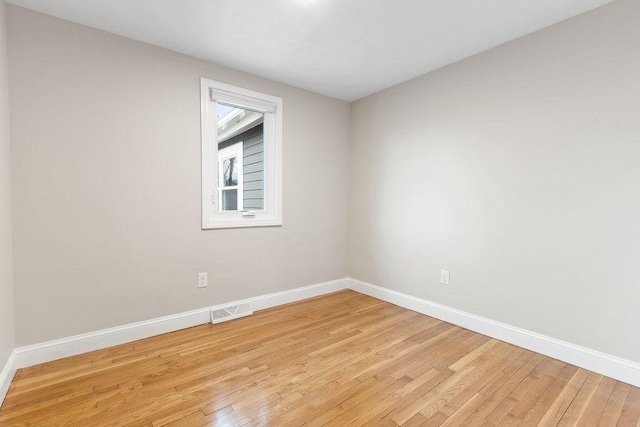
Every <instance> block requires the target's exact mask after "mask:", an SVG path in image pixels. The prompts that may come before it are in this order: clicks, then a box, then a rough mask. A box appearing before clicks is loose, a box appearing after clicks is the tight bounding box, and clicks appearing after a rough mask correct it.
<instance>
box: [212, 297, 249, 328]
mask: <svg viewBox="0 0 640 427" xmlns="http://www.w3.org/2000/svg"><path fill="white" fill-rule="evenodd" d="M252 314H253V307H252V306H251V303H250V302H245V303H242V304H239V305H228V306H224V307H214V308H212V309H211V323H213V324H216V323H220V322H226V321H227V320H233V319H238V318H240V317H245V316H251V315H252Z"/></svg>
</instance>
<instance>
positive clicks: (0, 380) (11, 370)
mask: <svg viewBox="0 0 640 427" xmlns="http://www.w3.org/2000/svg"><path fill="white" fill-rule="evenodd" d="M15 360H16V351H15V350H11V354H10V355H9V358H8V359H7V363H5V364H4V367H3V368H2V370H1V371H0V406H1V405H2V402H4V398H5V396H6V395H7V392H8V391H9V386H11V381H13V376H14V375H15V374H16V367H15V365H16V364H15Z"/></svg>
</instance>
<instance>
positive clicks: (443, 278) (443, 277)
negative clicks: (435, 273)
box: [440, 270, 449, 285]
mask: <svg viewBox="0 0 640 427" xmlns="http://www.w3.org/2000/svg"><path fill="white" fill-rule="evenodd" d="M440 283H441V284H443V285H448V284H449V270H440Z"/></svg>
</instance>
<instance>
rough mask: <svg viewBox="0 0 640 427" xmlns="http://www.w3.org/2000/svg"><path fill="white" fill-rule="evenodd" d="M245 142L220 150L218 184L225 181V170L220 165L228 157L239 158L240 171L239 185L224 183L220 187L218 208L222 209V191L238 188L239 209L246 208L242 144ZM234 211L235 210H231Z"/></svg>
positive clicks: (238, 171)
mask: <svg viewBox="0 0 640 427" xmlns="http://www.w3.org/2000/svg"><path fill="white" fill-rule="evenodd" d="M243 144H244V142H243V141H240V142H236V143H235V144H233V145H230V146H229V147H226V148H223V149H222V150H218V184H220V183H221V182H224V178H223V175H224V171H223V170H222V168H221V167H220V166H221V165H222V164H223V161H224V160H226V159H232V158H234V157H237V158H238V163H237V164H236V168H237V173H238V185H233V186H230V187H225V186H224V185H220V186H219V187H218V209H222V192H223V191H225V190H238V193H237V194H238V195H237V197H238V210H239V211H242V210H244V206H243V203H244V184H243V182H244V175H243V167H244V165H243V161H242V159H243V153H244V150H243V148H242V145H243ZM223 212H228V211H223ZM231 212H233V211H231Z"/></svg>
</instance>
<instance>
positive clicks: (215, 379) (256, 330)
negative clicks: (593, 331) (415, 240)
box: [0, 291, 640, 427]
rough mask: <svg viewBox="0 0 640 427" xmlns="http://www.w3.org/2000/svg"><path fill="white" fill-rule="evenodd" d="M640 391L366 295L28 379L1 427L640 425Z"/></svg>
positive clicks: (80, 361)
mask: <svg viewBox="0 0 640 427" xmlns="http://www.w3.org/2000/svg"><path fill="white" fill-rule="evenodd" d="M639 418H640V389H638V388H636V387H632V386H630V385H628V384H624V383H621V382H618V381H615V380H613V379H610V378H607V377H603V376H602V375H598V374H595V373H592V372H588V371H585V370H583V369H578V368H576V367H575V366H571V365H568V364H566V363H563V362H560V361H558V360H554V359H551V358H548V357H545V356H542V355H539V354H536V353H533V352H531V351H528V350H524V349H522V348H519V347H515V346H513V345H510V344H506V343H504V342H501V341H497V340H494V339H491V338H488V337H485V336H482V335H479V334H476V333H474V332H471V331H468V330H465V329H462V328H459V327H456V326H453V325H451V324H448V323H444V322H441V321H438V320H436V319H433V318H430V317H427V316H423V315H421V314H417V313H415V312H412V311H409V310H406V309H403V308H400V307H396V306H394V305H391V304H388V303H385V302H381V301H378V300H376V299H373V298H370V297H367V296H364V295H360V294H358V293H355V292H352V291H342V292H337V293H335V294H331V295H327V296H323V297H318V298H314V299H310V300H305V301H301V302H298V303H294V304H290V305H286V306H281V307H277V308H274V309H270V310H264V311H261V312H258V313H256V314H255V315H253V316H251V317H246V318H243V319H238V320H234V321H232V322H228V323H222V324H219V325H215V326H213V325H203V326H198V327H195V328H190V329H185V330H183V331H179V332H174V333H171V334H166V335H161V336H158V337H153V338H149V339H145V340H141V341H137V342H134V343H130V344H125V345H121V346H117V347H113V348H109V349H105V350H100V351H95V352H92V353H87V354H83V355H80V356H75V357H71V358H67V359H63V360H59V361H55V362H51V363H47V364H43V365H39V366H34V367H31V368H27V369H22V370H20V371H18V373H17V374H16V377H15V379H14V382H13V383H12V386H11V389H10V390H9V394H8V395H7V398H6V400H5V403H4V405H3V406H2V408H1V409H0V425H1V426H22V425H37V426H82V427H88V426H107V425H116V426H205V425H207V426H208V425H221V426H226V425H251V426H253V425H274V426H299V425H309V426H321V425H331V426H351V425H382V426H394V425H407V426H418V425H424V426H432V425H433V426H435V425H441V426H453V425H463V426H476V425H478V426H479V425H482V426H510V425H544V426H547V425H548V426H552V425H562V426H569V425H580V426H583V425H584V426H591V425H593V426H613V425H618V426H638V425H640V424H639Z"/></svg>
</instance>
